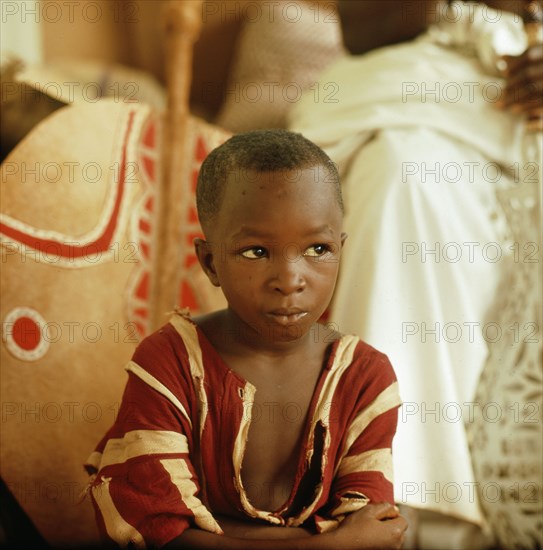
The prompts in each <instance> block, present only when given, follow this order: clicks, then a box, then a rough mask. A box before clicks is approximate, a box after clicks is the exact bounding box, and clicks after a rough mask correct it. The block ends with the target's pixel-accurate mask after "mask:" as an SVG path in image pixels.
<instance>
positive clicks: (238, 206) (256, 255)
mask: <svg viewBox="0 0 543 550" xmlns="http://www.w3.org/2000/svg"><path fill="white" fill-rule="evenodd" d="M321 172H322V171H321ZM321 172H319V171H317V172H315V169H307V170H303V171H301V172H300V171H298V173H294V172H286V173H285V172H277V173H265V174H259V173H251V174H246V178H245V179H244V178H243V177H242V178H241V180H240V181H237V182H236V183H233V184H232V185H227V190H226V194H225V197H224V200H223V203H222V205H221V209H220V212H219V215H218V216H217V219H216V220H215V222H214V224H213V227H212V228H206V237H207V241H198V242H197V243H196V250H197V254H198V258H199V260H200V263H201V265H202V267H203V269H204V270H205V272H206V274H207V275H208V277H209V279H210V280H211V282H212V283H213V284H215V285H217V286H219V285H220V286H221V288H222V290H223V292H224V295H225V297H226V299H227V301H228V309H226V310H223V311H219V312H217V313H214V314H211V315H208V316H205V317H201V318H197V319H195V321H196V323H197V324H198V325H199V327H200V328H201V329H202V331H203V332H204V333H205V335H206V337H207V338H208V339H209V340H210V342H211V343H212V344H213V346H214V347H215V349H216V350H217V352H218V353H219V355H220V356H221V357H222V359H223V360H224V361H225V362H226V363H227V364H228V366H229V367H230V368H231V369H232V370H234V371H235V372H237V373H238V374H239V375H240V376H242V377H243V378H245V379H246V380H247V381H249V382H250V383H251V384H253V385H254V386H255V388H256V394H255V404H254V405H253V408H256V409H257V410H259V411H262V414H261V416H260V418H255V419H254V421H253V422H252V423H251V425H250V429H249V436H248V441H247V445H246V448H245V453H244V457H243V464H242V481H243V484H244V487H245V488H246V492H247V495H248V498H249V501H250V502H251V504H252V505H253V506H255V507H257V508H259V509H263V510H270V511H276V510H279V509H281V508H282V507H283V505H284V504H285V503H286V501H287V500H288V498H289V496H290V494H291V492H292V487H293V482H294V476H295V473H296V470H297V467H298V462H299V460H300V452H301V446H302V441H303V438H304V436H305V429H306V421H307V415H308V410H309V407H310V403H311V399H312V396H313V394H314V391H315V386H316V384H317V382H318V379H319V376H320V374H321V372H322V368H323V365H324V364H325V362H326V360H327V357H328V354H329V350H330V345H331V342H332V341H333V340H334V339H337V338H338V337H339V336H340V335H339V334H337V333H331V332H330V331H329V330H326V329H323V328H322V327H321V328H319V325H317V321H318V319H319V318H320V317H321V315H322V313H323V312H324V310H325V309H326V307H327V305H328V303H329V301H330V299H331V297H332V293H333V290H334V286H335V283H336V278H337V274H338V267H339V258H340V254H341V249H342V246H343V243H344V241H345V238H346V235H345V234H344V233H343V232H342V213H341V210H340V208H339V206H338V204H337V199H336V197H335V194H334V192H333V189H332V186H331V184H330V183H328V182H326V180H325V177H320V176H319V175H318V174H319V173H321ZM316 173H317V181H315V177H316V176H315V174H316ZM321 175H322V174H321ZM289 404H290V405H289ZM217 520H218V521H219V524H220V525H221V527H222V528H223V530H224V533H225V534H224V535H222V536H221V535H214V534H212V533H208V532H204V531H201V530H198V529H188V530H186V531H185V532H184V533H183V534H182V535H181V536H180V537H178V538H177V539H175V540H174V541H172V543H171V544H169V545H168V547H171V548H175V547H183V548H238V549H240V548H241V549H242V548H254V547H255V546H257V547H258V548H264V549H265V548H279V549H280V548H284V549H289V548H300V549H302V548H311V549H318V548H329V549H332V548H333V549H342V548H345V549H347V548H348V549H360V548H399V547H400V546H401V542H402V540H403V533H404V531H405V529H406V527H407V523H406V521H405V520H404V519H403V518H402V517H401V516H400V515H399V512H398V510H397V509H396V508H395V507H394V506H392V505H391V504H388V503H382V504H372V505H367V506H366V507H365V508H364V509H363V510H361V511H359V512H357V513H354V514H352V515H351V516H350V517H349V518H347V519H345V520H344V521H343V522H342V523H341V525H340V527H339V528H338V529H336V530H335V531H332V532H330V533H325V534H321V535H316V534H312V533H311V532H309V531H307V530H305V529H303V528H296V527H290V528H281V527H274V526H266V525H260V524H255V523H254V522H253V523H251V522H243V521H239V520H238V519H235V518H229V517H219V518H217Z"/></svg>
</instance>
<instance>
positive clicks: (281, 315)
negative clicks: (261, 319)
mask: <svg viewBox="0 0 543 550" xmlns="http://www.w3.org/2000/svg"><path fill="white" fill-rule="evenodd" d="M266 315H267V316H268V317H270V318H271V319H273V320H274V321H275V322H276V323H279V324H280V325H289V324H292V323H296V322H297V321H299V320H300V319H302V318H304V317H305V316H306V315H307V311H304V310H303V309H300V308H297V307H293V308H279V309H274V310H272V311H269V312H268V313H267V314H266Z"/></svg>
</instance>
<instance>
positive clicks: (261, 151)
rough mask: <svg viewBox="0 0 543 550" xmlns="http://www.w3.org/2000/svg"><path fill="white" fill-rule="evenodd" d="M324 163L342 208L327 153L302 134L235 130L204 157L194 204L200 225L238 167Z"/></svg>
mask: <svg viewBox="0 0 543 550" xmlns="http://www.w3.org/2000/svg"><path fill="white" fill-rule="evenodd" d="M312 167H323V168H324V171H325V173H326V180H327V181H329V182H330V184H331V185H332V186H333V187H334V192H335V195H336V200H337V204H338V206H339V208H340V209H341V212H342V213H343V212H344V208H343V199H342V197H341V186H340V182H339V173H338V170H337V167H336V165H335V164H334V163H333V162H332V160H331V159H330V157H329V156H328V155H327V154H326V153H325V152H324V151H323V150H322V149H321V148H320V147H318V146H317V145H315V144H314V143H313V142H312V141H310V140H308V139H307V138H305V137H304V136H302V134H297V133H295V132H289V131H288V130H281V129H269V130H254V131H251V132H244V133H242V134H236V135H234V136H232V137H231V138H230V139H229V140H227V141H225V142H224V143H223V144H222V145H220V146H219V147H217V148H216V149H214V150H213V151H211V153H210V154H209V156H208V157H207V158H206V159H205V160H204V162H203V164H202V167H201V168H200V173H199V174H198V183H197V187H196V206H197V208H198V217H199V219H200V223H201V224H202V227H203V228H204V230H205V228H206V227H208V226H209V223H210V221H212V220H213V219H214V217H215V216H216V215H217V213H218V212H219V209H220V206H221V202H222V199H223V197H224V191H225V188H226V183H227V181H228V176H229V175H230V174H231V173H232V172H234V171H236V170H237V171H238V172H239V174H241V172H242V171H246V170H254V171H256V172H280V171H282V170H289V171H291V170H303V169H307V168H312Z"/></svg>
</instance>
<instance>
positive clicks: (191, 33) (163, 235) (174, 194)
mask: <svg viewBox="0 0 543 550" xmlns="http://www.w3.org/2000/svg"><path fill="white" fill-rule="evenodd" d="M201 13H202V1H201V0H190V1H186V0H169V1H168V3H167V4H166V5H165V7H164V10H163V14H162V16H163V19H164V22H165V57H166V59H165V63H166V84H167V94H168V103H167V110H166V114H165V118H164V131H163V146H162V163H161V170H162V177H161V180H160V189H159V190H158V193H157V198H158V201H157V205H156V207H157V217H156V227H157V232H156V237H157V238H156V240H155V249H154V261H153V270H152V277H151V281H152V282H151V297H150V298H151V300H150V301H151V308H150V317H151V318H150V329H151V330H155V329H156V328H158V327H159V326H161V325H163V324H164V322H165V321H166V317H165V314H166V313H167V312H168V311H171V310H173V308H174V307H175V305H177V294H178V288H177V284H178V279H179V273H180V269H181V267H182V266H181V265H180V261H181V259H182V256H181V254H180V253H179V251H180V248H181V247H183V246H186V243H183V242H180V226H181V223H183V220H184V219H185V216H184V213H185V212H186V206H187V205H186V202H187V200H190V197H189V196H187V194H186V193H185V192H184V189H185V186H184V185H183V181H182V178H183V177H187V175H186V170H184V169H183V168H184V164H186V163H187V162H188V157H187V155H189V154H190V152H188V151H187V143H188V140H187V125H188V119H189V114H190V110H189V93H190V84H191V80H192V49H193V44H194V42H195V41H196V38H197V37H198V35H199V33H200V29H201V24H202V16H201Z"/></svg>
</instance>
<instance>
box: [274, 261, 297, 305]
mask: <svg viewBox="0 0 543 550" xmlns="http://www.w3.org/2000/svg"><path fill="white" fill-rule="evenodd" d="M298 263H299V262H297V261H292V262H289V261H287V262H280V264H281V265H275V266H274V267H275V269H274V273H273V275H272V277H271V279H270V282H269V284H270V287H271V288H272V289H273V290H275V291H277V292H280V293H281V294H284V295H285V296H288V295H289V294H295V293H297V292H302V291H303V290H304V289H305V286H306V282H305V277H304V276H303V273H302V269H301V266H300V265H297V264H298Z"/></svg>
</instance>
